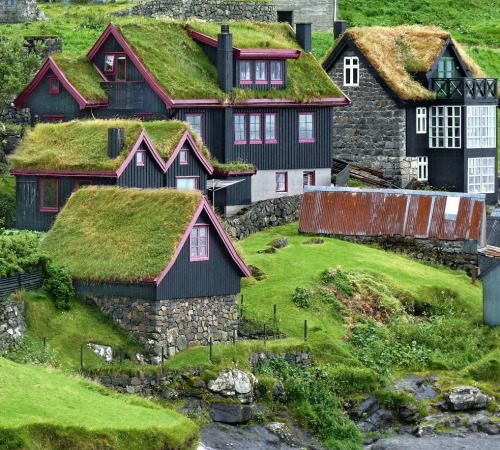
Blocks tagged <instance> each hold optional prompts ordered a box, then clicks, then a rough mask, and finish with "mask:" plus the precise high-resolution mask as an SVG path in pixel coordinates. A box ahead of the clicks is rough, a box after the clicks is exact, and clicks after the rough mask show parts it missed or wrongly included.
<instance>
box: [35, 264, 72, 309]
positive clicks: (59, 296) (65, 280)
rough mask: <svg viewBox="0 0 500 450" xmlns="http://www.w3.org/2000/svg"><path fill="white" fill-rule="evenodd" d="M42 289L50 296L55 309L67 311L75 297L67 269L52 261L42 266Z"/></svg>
mask: <svg viewBox="0 0 500 450" xmlns="http://www.w3.org/2000/svg"><path fill="white" fill-rule="evenodd" d="M43 289H44V290H45V291H46V292H47V293H48V294H49V295H50V296H51V297H52V300H53V302H54V305H55V307H56V308H57V309H63V310H65V311H68V310H69V309H70V308H71V302H72V301H73V300H74V298H75V288H74V287H73V280H72V278H71V275H70V273H69V271H68V269H67V268H66V267H64V266H60V265H58V264H54V263H48V264H46V265H45V267H44V274H43Z"/></svg>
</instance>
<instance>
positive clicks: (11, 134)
mask: <svg viewBox="0 0 500 450" xmlns="http://www.w3.org/2000/svg"><path fill="white" fill-rule="evenodd" d="M0 122H1V120H0ZM22 137H23V131H22V130H20V129H17V130H12V129H9V127H8V126H7V127H6V129H5V131H4V130H3V129H2V127H1V126H0V164H2V163H4V164H5V163H7V155H9V154H11V153H12V152H13V151H14V150H15V148H16V147H17V146H18V145H19V144H20V142H21V139H22Z"/></svg>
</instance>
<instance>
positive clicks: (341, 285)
mask: <svg viewBox="0 0 500 450" xmlns="http://www.w3.org/2000/svg"><path fill="white" fill-rule="evenodd" d="M321 281H322V283H323V284H333V285H335V286H336V287H337V289H338V290H339V291H340V292H341V293H342V294H344V295H346V296H348V297H350V296H351V295H352V294H354V289H353V288H352V286H351V285H350V283H349V278H348V277H347V275H346V274H345V273H344V272H342V270H341V269H340V267H337V268H336V269H331V268H330V269H326V270H324V271H323V272H322V273H321Z"/></svg>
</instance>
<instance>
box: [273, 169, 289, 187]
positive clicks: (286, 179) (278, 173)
mask: <svg viewBox="0 0 500 450" xmlns="http://www.w3.org/2000/svg"><path fill="white" fill-rule="evenodd" d="M278 175H285V182H284V186H285V187H284V189H280V190H278V189H276V191H275V192H288V172H276V184H278Z"/></svg>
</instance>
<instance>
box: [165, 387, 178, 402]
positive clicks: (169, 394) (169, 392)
mask: <svg viewBox="0 0 500 450" xmlns="http://www.w3.org/2000/svg"><path fill="white" fill-rule="evenodd" d="M161 396H162V397H163V398H165V399H167V400H177V399H178V398H179V392H178V391H176V390H175V389H164V390H163V391H162V392H161Z"/></svg>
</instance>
